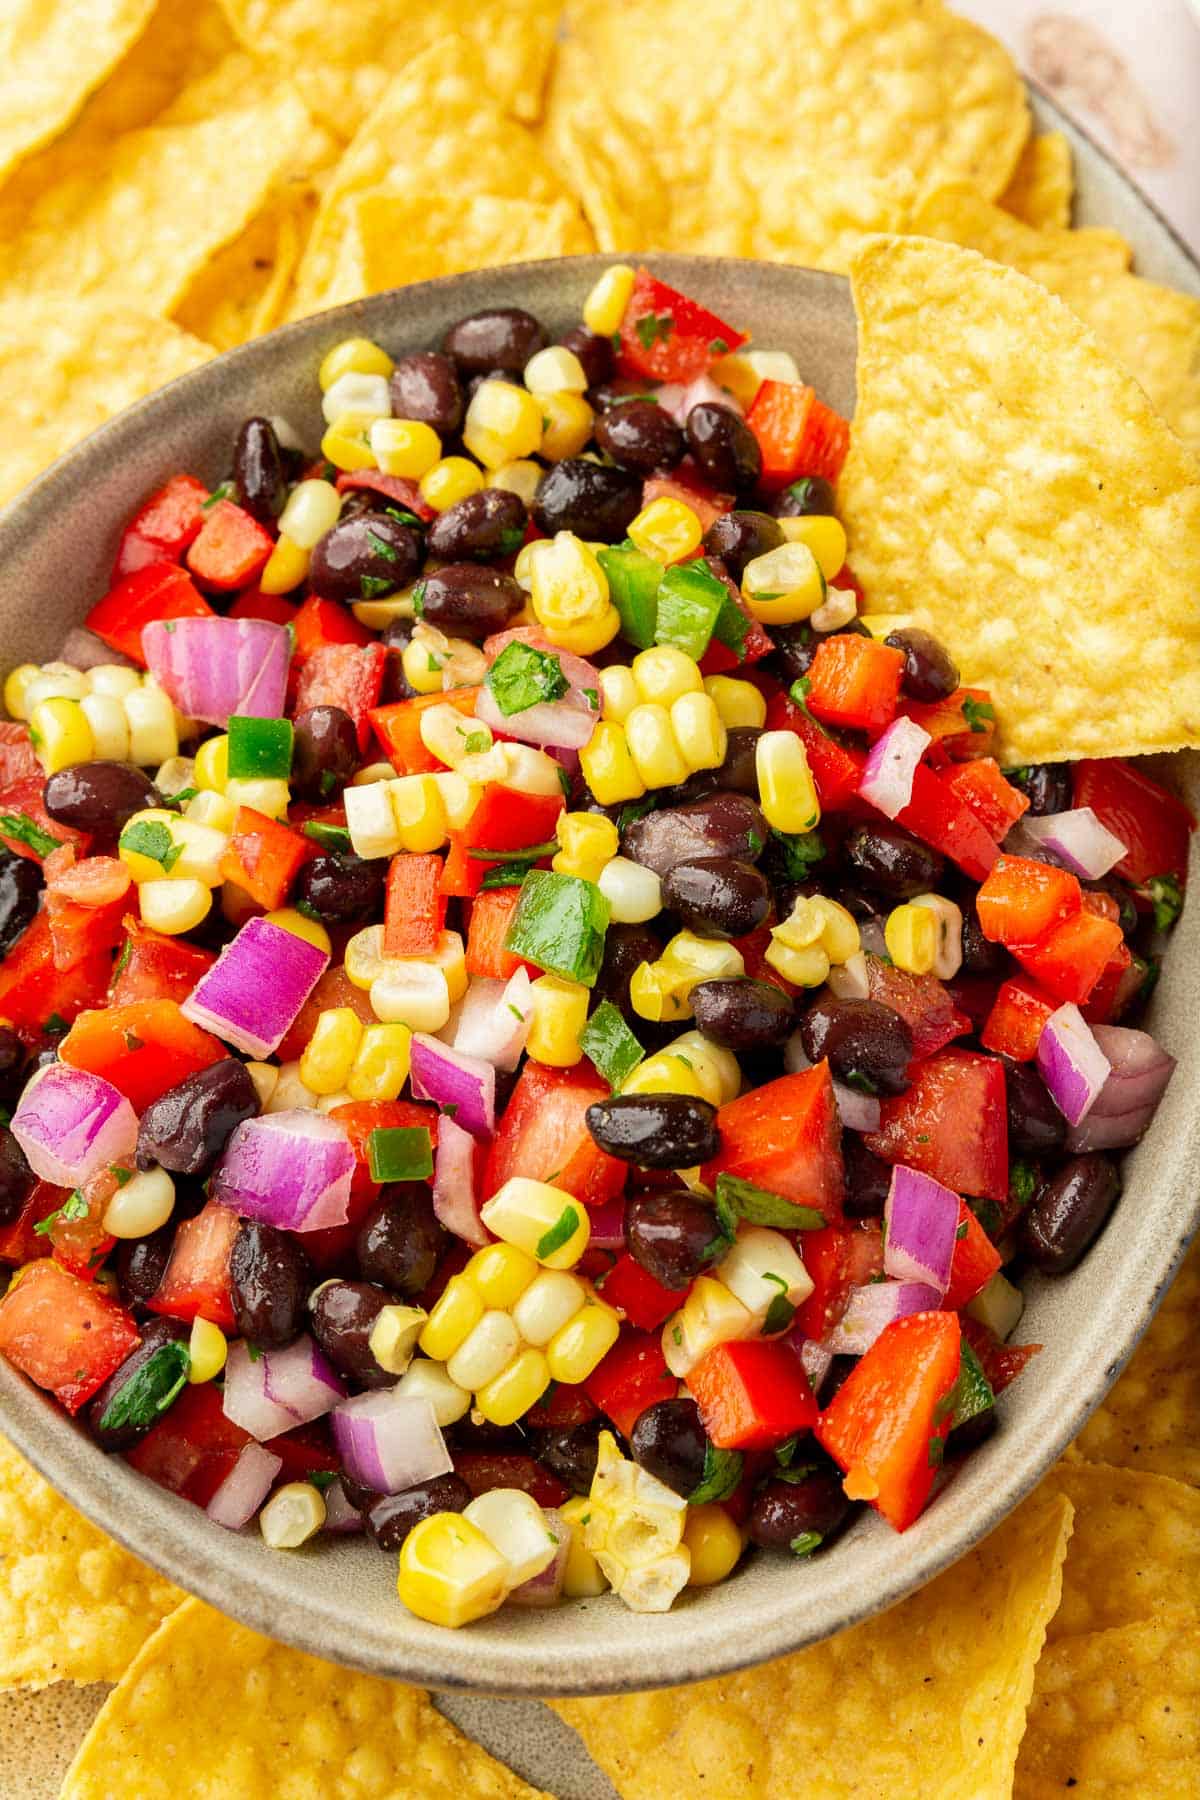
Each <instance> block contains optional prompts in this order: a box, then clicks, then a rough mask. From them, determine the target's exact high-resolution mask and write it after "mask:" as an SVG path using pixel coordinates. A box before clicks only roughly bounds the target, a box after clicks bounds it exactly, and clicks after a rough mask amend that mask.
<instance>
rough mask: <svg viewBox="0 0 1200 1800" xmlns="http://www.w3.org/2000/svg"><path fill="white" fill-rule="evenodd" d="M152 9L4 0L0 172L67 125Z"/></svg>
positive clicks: (124, 2)
mask: <svg viewBox="0 0 1200 1800" xmlns="http://www.w3.org/2000/svg"><path fill="white" fill-rule="evenodd" d="M153 10H154V0H87V3H86V4H76V5H73V6H72V5H62V4H52V3H51V0H7V4H6V5H5V7H4V10H3V13H2V14H0V174H3V173H4V172H5V171H6V170H7V169H10V168H11V167H12V165H13V164H14V163H15V162H17V161H18V160H19V158H20V157H22V156H27V155H28V154H29V152H30V151H31V150H36V149H37V147H38V145H39V144H44V143H46V142H47V141H48V140H49V139H50V138H52V137H54V136H55V135H56V134H57V133H58V132H60V131H61V130H62V129H63V127H64V126H66V125H67V124H69V122H70V120H71V119H72V118H73V117H74V116H75V114H76V113H77V112H78V111H79V108H80V107H81V106H82V105H83V103H84V101H85V100H86V99H87V97H88V95H89V94H90V93H91V92H92V90H93V88H96V87H98V86H99V85H100V83H101V82H102V81H103V80H104V78H105V76H106V75H107V74H108V73H109V71H110V70H111V69H112V68H114V67H115V65H116V64H117V63H118V62H120V60H121V58H122V57H123V56H124V54H125V52H126V51H127V50H128V48H129V46H130V45H131V44H133V43H135V42H136V41H137V39H138V37H139V36H140V35H141V33H142V31H143V30H144V29H145V25H146V21H147V20H148V19H149V17H150V15H151V13H152V12H153Z"/></svg>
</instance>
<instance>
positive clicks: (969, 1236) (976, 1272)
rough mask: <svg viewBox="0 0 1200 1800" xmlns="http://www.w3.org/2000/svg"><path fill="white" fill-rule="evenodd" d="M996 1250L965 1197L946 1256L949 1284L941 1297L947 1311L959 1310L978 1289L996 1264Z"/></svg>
mask: <svg viewBox="0 0 1200 1800" xmlns="http://www.w3.org/2000/svg"><path fill="white" fill-rule="evenodd" d="M1000 1262H1001V1257H1000V1252H999V1251H998V1250H997V1248H996V1246H995V1244H993V1242H992V1240H991V1238H990V1237H989V1236H988V1234H987V1232H986V1231H985V1230H984V1229H983V1226H982V1225H981V1224H980V1223H979V1220H978V1219H977V1218H976V1217H975V1214H974V1213H973V1212H972V1211H971V1208H970V1207H969V1206H968V1205H967V1203H966V1201H965V1200H960V1201H959V1203H958V1235H957V1237H956V1238H955V1240H954V1252H953V1255H952V1256H951V1259H950V1286H949V1287H948V1288H947V1289H946V1297H945V1299H944V1300H943V1301H942V1305H943V1307H944V1308H945V1309H946V1311H947V1312H961V1311H962V1309H963V1307H964V1306H966V1304H967V1303H968V1301H970V1300H973V1299H974V1298H975V1296H976V1294H978V1293H981V1292H982V1291H983V1289H984V1288H985V1287H986V1286H987V1284H988V1282H989V1281H990V1280H991V1279H992V1276H993V1275H994V1274H995V1273H996V1271H997V1270H998V1269H999V1267H1000Z"/></svg>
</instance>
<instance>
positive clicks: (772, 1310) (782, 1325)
mask: <svg viewBox="0 0 1200 1800" xmlns="http://www.w3.org/2000/svg"><path fill="white" fill-rule="evenodd" d="M763 1280H764V1281H769V1282H770V1283H771V1285H772V1286H773V1287H777V1288H778V1289H779V1292H778V1293H777V1294H776V1295H775V1296H774V1298H773V1299H772V1301H771V1304H770V1306H768V1308H767V1316H766V1318H765V1319H764V1320H763V1327H762V1328H763V1336H764V1337H773V1336H774V1335H775V1333H776V1332H779V1331H786V1330H787V1328H788V1326H789V1325H790V1324H791V1322H792V1320H793V1319H794V1318H795V1316H796V1308H795V1307H794V1306H793V1305H792V1303H791V1301H790V1300H789V1299H788V1291H787V1285H788V1284H787V1282H786V1281H785V1280H784V1278H783V1276H782V1275H776V1274H775V1273H774V1272H773V1271H772V1270H770V1269H765V1270H764V1271H763Z"/></svg>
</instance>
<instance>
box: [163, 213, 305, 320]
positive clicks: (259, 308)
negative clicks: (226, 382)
mask: <svg viewBox="0 0 1200 1800" xmlns="http://www.w3.org/2000/svg"><path fill="white" fill-rule="evenodd" d="M316 212H317V196H316V193H315V191H314V189H313V187H312V185H311V183H309V182H307V181H303V180H300V181H296V182H294V183H291V184H289V185H288V186H287V187H285V188H284V189H282V190H281V191H280V192H279V193H277V194H276V195H274V196H273V198H272V199H270V200H269V201H268V202H267V204H266V206H264V208H263V210H262V211H261V212H260V213H259V215H258V217H257V218H255V219H252V220H251V221H250V223H249V225H248V226H247V227H246V229H245V231H243V232H242V233H241V235H240V236H239V237H236V238H235V239H234V240H233V242H232V243H231V244H226V246H225V248H224V249H223V250H220V251H218V253H217V254H216V256H214V257H213V259H212V261H211V262H210V263H209V264H208V265H207V267H205V268H204V269H202V270H201V271H200V273H199V274H198V275H197V276H196V278H195V280H194V281H193V282H192V284H191V286H190V287H189V288H188V291H187V293H186V294H185V295H184V296H183V299H182V300H181V301H180V303H179V305H178V306H177V307H176V308H175V311H174V315H173V316H174V318H175V322H176V324H178V325H181V326H182V327H183V329H184V330H185V331H190V332H191V333H192V334H193V336H195V337H198V338H203V339H204V341H205V343H208V344H211V345H212V346H213V348H214V349H215V350H232V349H233V347H234V345H235V344H244V343H247V342H248V341H249V339H250V338H255V337H261V336H262V334H263V332H265V331H272V330H273V329H274V328H275V326H276V325H278V323H279V321H280V319H281V318H282V317H283V309H284V305H285V302H286V300H287V296H288V291H289V289H290V288H291V285H292V278H293V276H294V275H295V273H296V269H297V267H298V265H299V262H300V257H301V255H302V254H303V251H304V245H305V242H306V240H307V237H308V233H309V231H310V230H311V228H312V222H313V220H314V218H315V217H316Z"/></svg>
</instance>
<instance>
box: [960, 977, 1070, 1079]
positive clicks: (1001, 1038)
mask: <svg viewBox="0 0 1200 1800" xmlns="http://www.w3.org/2000/svg"><path fill="white" fill-rule="evenodd" d="M1058 1004H1059V1003H1058V1001H1057V1000H1055V999H1053V998H1052V997H1051V996H1050V995H1049V994H1044V993H1043V992H1042V990H1041V989H1040V988H1039V987H1038V984H1037V982H1036V981H1031V980H1030V979H1029V977H1028V976H1027V975H1013V976H1011V977H1010V978H1009V980H1007V981H1002V982H1001V983H1000V986H999V987H998V988H997V990H996V998H995V1000H994V1002H993V1003H992V1010H991V1012H990V1013H989V1014H988V1016H987V1021H986V1023H985V1024H984V1027H983V1030H982V1031H981V1032H980V1034H979V1041H980V1043H981V1044H982V1045H983V1047H984V1049H985V1050H992V1051H994V1052H995V1054H996V1055H997V1056H1008V1057H1011V1058H1012V1060H1013V1062H1032V1061H1033V1059H1034V1057H1035V1056H1036V1055H1037V1047H1038V1039H1039V1038H1040V1037H1041V1035H1042V1029H1043V1027H1044V1026H1045V1023H1046V1020H1047V1019H1048V1018H1049V1017H1050V1014H1051V1013H1052V1012H1057V1010H1058Z"/></svg>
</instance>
